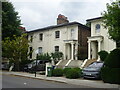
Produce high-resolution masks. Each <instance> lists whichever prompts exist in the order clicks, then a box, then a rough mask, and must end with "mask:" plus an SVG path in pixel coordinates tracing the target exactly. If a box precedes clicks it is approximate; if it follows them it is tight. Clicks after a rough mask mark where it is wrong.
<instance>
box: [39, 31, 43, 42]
mask: <svg viewBox="0 0 120 90" xmlns="http://www.w3.org/2000/svg"><path fill="white" fill-rule="evenodd" d="M39 39H40V41H42V40H43V33H41V34H39Z"/></svg>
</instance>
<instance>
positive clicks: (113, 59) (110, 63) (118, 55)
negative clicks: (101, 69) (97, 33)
mask: <svg viewBox="0 0 120 90" xmlns="http://www.w3.org/2000/svg"><path fill="white" fill-rule="evenodd" d="M105 66H107V67H110V68H120V49H114V50H113V51H111V52H110V54H109V55H108V56H107V58H106V59H105Z"/></svg>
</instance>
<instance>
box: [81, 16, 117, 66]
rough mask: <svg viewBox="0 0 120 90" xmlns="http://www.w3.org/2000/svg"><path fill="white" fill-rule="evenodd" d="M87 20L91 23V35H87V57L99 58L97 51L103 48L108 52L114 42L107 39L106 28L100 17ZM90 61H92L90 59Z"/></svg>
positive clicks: (114, 46) (112, 47)
mask: <svg viewBox="0 0 120 90" xmlns="http://www.w3.org/2000/svg"><path fill="white" fill-rule="evenodd" d="M87 22H89V23H90V24H91V36H90V37H88V59H87V60H86V61H85V62H84V64H83V66H84V65H85V63H86V62H87V61H88V62H89V60H93V62H94V60H98V61H99V60H100V58H99V56H98V54H97V53H98V52H99V51H101V50H105V51H107V52H110V51H111V50H113V49H115V48H116V43H115V42H114V41H113V40H111V39H109V34H108V29H107V28H105V27H104V26H103V25H104V23H103V19H102V17H97V18H92V19H88V20H87ZM91 62H92V61H91Z"/></svg>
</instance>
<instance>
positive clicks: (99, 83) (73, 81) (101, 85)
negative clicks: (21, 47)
mask: <svg viewBox="0 0 120 90" xmlns="http://www.w3.org/2000/svg"><path fill="white" fill-rule="evenodd" d="M2 73H3V75H4V74H10V75H17V76H23V77H29V78H35V79H43V80H51V81H57V82H63V83H68V84H75V85H83V86H89V87H91V88H119V89H120V85H117V84H109V83H104V82H103V81H100V80H99V81H98V80H85V79H67V78H65V77H46V76H45V75H40V74H37V76H36V77H35V74H31V73H26V72H2Z"/></svg>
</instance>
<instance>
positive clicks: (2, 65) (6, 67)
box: [1, 62, 9, 70]
mask: <svg viewBox="0 0 120 90" xmlns="http://www.w3.org/2000/svg"><path fill="white" fill-rule="evenodd" d="M1 68H2V70H9V63H8V62H2V64H1Z"/></svg>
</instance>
